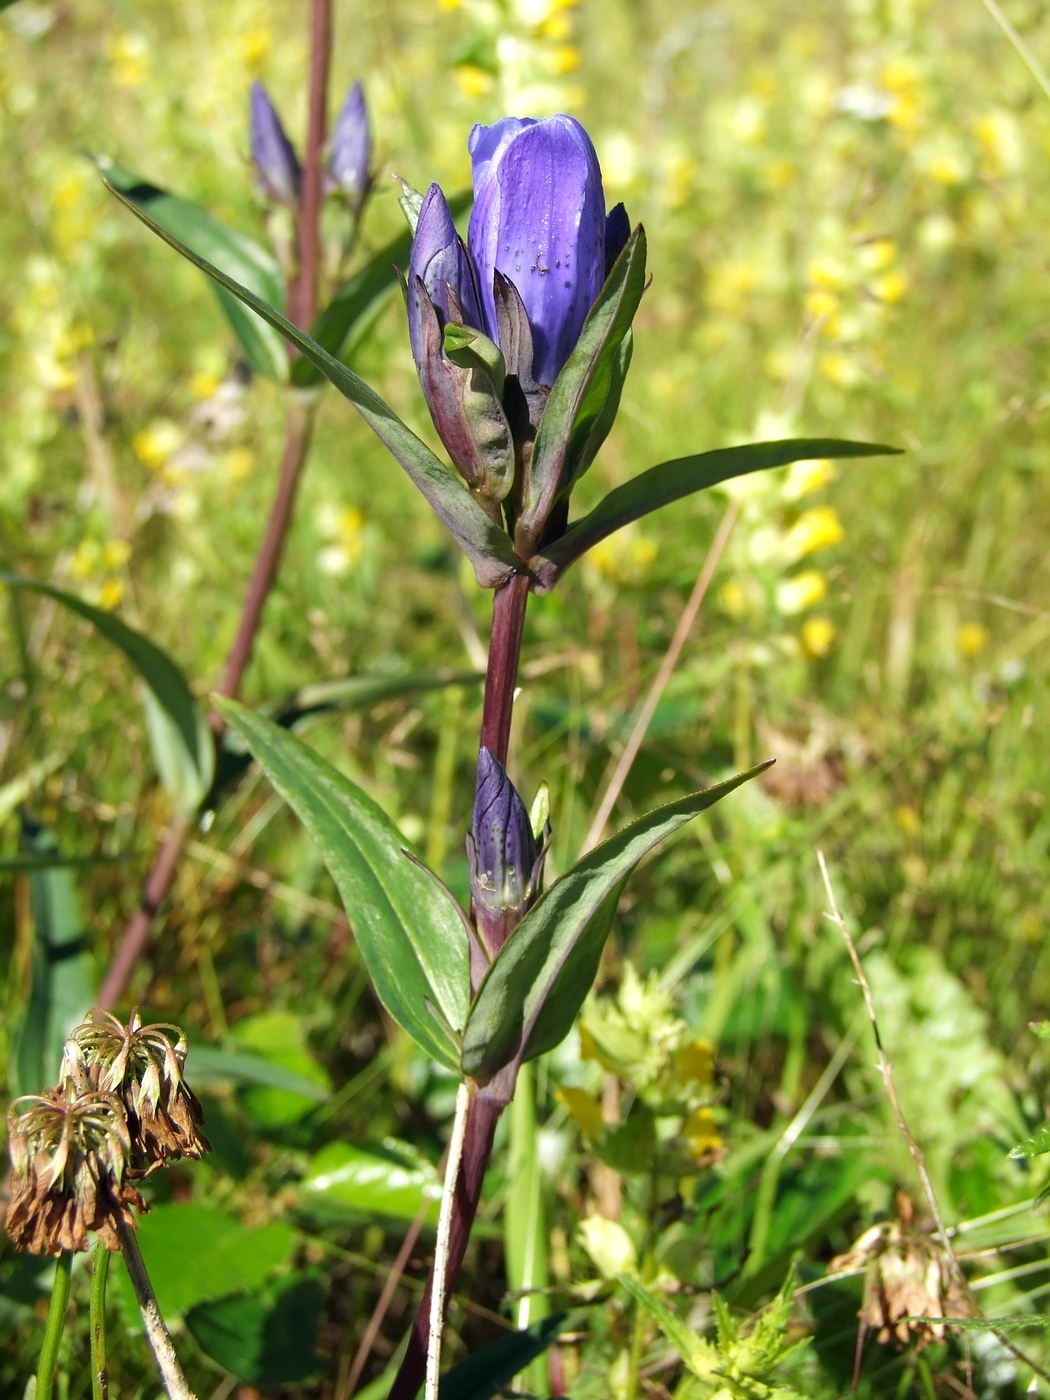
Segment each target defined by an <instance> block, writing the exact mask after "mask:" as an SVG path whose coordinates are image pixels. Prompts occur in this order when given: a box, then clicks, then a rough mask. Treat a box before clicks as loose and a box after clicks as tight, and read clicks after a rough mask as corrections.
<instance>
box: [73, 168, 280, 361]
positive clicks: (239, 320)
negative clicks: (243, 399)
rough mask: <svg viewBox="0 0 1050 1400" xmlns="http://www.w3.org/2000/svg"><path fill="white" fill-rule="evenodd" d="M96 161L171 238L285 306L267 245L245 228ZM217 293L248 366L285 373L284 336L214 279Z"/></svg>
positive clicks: (113, 183)
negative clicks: (255, 238)
mask: <svg viewBox="0 0 1050 1400" xmlns="http://www.w3.org/2000/svg"><path fill="white" fill-rule="evenodd" d="M98 164H99V167H100V169H101V170H102V172H103V174H104V175H105V178H106V182H107V184H109V185H111V186H112V187H113V188H114V189H116V190H119V191H120V194H121V196H122V197H123V199H124V200H125V201H126V202H127V203H128V204H131V205H133V206H134V207H135V208H136V209H140V210H141V211H142V212H143V213H145V214H148V215H149V217H150V218H151V219H152V220H153V221H154V222H155V223H157V224H159V225H160V227H161V228H164V229H167V231H168V232H169V233H170V234H171V235H172V237H173V238H177V239H179V240H180V241H181V242H183V243H185V244H186V246H187V247H189V248H192V249H193V251H194V252H195V253H197V254H199V256H200V257H202V258H207V259H208V261H209V262H212V263H214V264H215V266H216V267H219V268H221V269H222V271H223V272H225V273H226V274H227V276H229V277H232V278H235V279H236V280H237V281H238V282H240V283H243V285H244V286H245V287H248V288H250V290H251V291H252V292H254V293H255V295H256V296H258V297H261V298H262V299H263V301H266V302H269V303H270V305H271V306H276V307H278V308H281V307H283V306H284V277H283V275H282V273H281V269H280V265H279V264H278V262H277V259H276V258H275V257H274V255H273V254H272V253H271V252H270V250H269V249H268V248H265V247H263V245H262V244H261V243H256V242H255V240H254V239H253V238H249V237H248V236H247V234H244V233H241V232H239V231H238V230H236V229H231V228H227V227H226V225H225V224H221V223H219V221H218V219H215V218H213V217H212V215H211V214H209V213H208V212H207V210H205V209H201V208H200V206H199V205H197V204H193V203H191V202H190V200H188V199H181V198H180V197H179V196H178V195H173V194H169V193H168V192H167V191H166V190H162V189H158V188H157V186H156V185H152V184H150V183H149V181H148V180H142V179H140V178H139V177H138V176H137V175H134V174H133V173H132V172H131V171H130V170H125V169H124V167H123V166H120V165H114V164H112V163H110V162H106V161H99V162H98ZM215 294H216V296H217V297H218V299H219V305H220V306H221V307H222V309H223V311H224V312H225V314H226V318H227V320H228V321H229V323H230V326H231V328H232V330H233V333H234V335H236V337H237V339H238V340H239V341H240V344H241V348H242V350H243V351H244V354H245V358H246V359H247V361H248V363H249V364H250V365H251V367H252V369H253V370H255V372H256V373H257V374H261V375H263V376H264V377H265V378H267V379H277V380H282V379H286V378H287V377H288V352H287V350H286V349H285V344H284V337H283V336H282V335H281V334H280V333H279V332H278V331H276V330H275V329H274V328H273V327H272V326H270V325H267V323H266V322H265V321H264V320H262V319H261V318H260V317H258V316H256V315H255V314H254V312H252V311H249V310H248V308H247V307H245V306H244V305H243V304H242V303H241V302H240V301H239V300H238V299H237V297H235V296H232V295H231V294H230V292H229V291H227V289H226V288H225V287H222V286H218V285H216V286H215Z"/></svg>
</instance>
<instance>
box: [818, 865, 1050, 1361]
mask: <svg viewBox="0 0 1050 1400" xmlns="http://www.w3.org/2000/svg"><path fill="white" fill-rule="evenodd" d="M817 862H818V864H819V865H820V874H821V878H822V879H823V881H824V890H825V893H826V894H827V897H828V903H829V904H830V905H831V909H830V912H828V913H827V914H825V917H826V918H828V919H830V920H831V922H832V923H833V924H834V925H835V926H836V928H837V929H838V931H839V932H840V933H841V934H842V938H843V942H844V943H845V944H846V950H847V952H848V953H849V958H850V962H851V963H852V964H853V971H854V972H855V973H856V975H857V985H858V986H859V987H860V991H861V995H862V996H863V998H864V1005H865V1008H866V1010H867V1013H868V1020H869V1021H870V1022H871V1029H872V1034H873V1035H874V1037H875V1049H876V1050H877V1051H878V1057H879V1058H878V1066H879V1073H880V1074H881V1075H882V1082H883V1084H884V1086H885V1088H886V1097H887V1099H888V1100H889V1104H890V1107H891V1109H892V1110H893V1116H894V1118H895V1119H896V1121H897V1130H898V1132H899V1133H900V1135H901V1137H902V1138H903V1140H904V1144H905V1146H906V1147H907V1149H908V1151H909V1153H910V1154H911V1158H912V1161H913V1162H914V1163H915V1169H916V1171H917V1172H918V1174H919V1181H920V1183H921V1185H922V1191H923V1195H924V1196H925V1198H926V1204H927V1206H928V1207H929V1211H930V1214H931V1216H932V1217H933V1221H934V1225H935V1227H936V1231H937V1237H938V1239H939V1241H940V1244H941V1248H942V1249H943V1250H944V1254H945V1258H946V1259H947V1260H948V1266H949V1268H950V1270H951V1274H952V1278H953V1280H954V1282H955V1284H956V1285H957V1287H958V1288H959V1291H960V1292H961V1294H962V1296H963V1297H964V1298H965V1299H966V1302H967V1304H968V1305H969V1306H970V1308H971V1309H972V1314H973V1316H974V1317H976V1318H984V1313H983V1312H982V1310H981V1307H980V1305H979V1303H978V1302H977V1299H976V1298H975V1296H974V1293H973V1290H972V1288H971V1287H970V1284H969V1281H968V1279H967V1277H966V1275H965V1274H964V1273H963V1268H962V1265H961V1264H960V1263H959V1256H958V1255H957V1254H956V1252H955V1249H954V1247H953V1245H952V1240H951V1235H950V1233H949V1231H948V1228H947V1226H946V1225H945V1223H944V1217H943V1216H942V1215H941V1208H940V1206H939V1205H938V1203H937V1196H936V1194H935V1192H934V1189H933V1182H932V1181H931V1180H930V1174H929V1171H928V1170H927V1168H926V1158H925V1157H924V1156H923V1151H922V1148H921V1147H920V1146H919V1144H918V1142H917V1141H916V1139H915V1136H914V1134H913V1133H912V1131H911V1129H910V1128H909V1127H908V1120H907V1119H906V1118H905V1116H904V1112H903V1110H902V1108H901V1105H900V1099H899V1098H898V1096H897V1085H896V1082H895V1081H894V1078H893V1066H892V1065H891V1064H890V1061H889V1058H888V1057H887V1055H886V1051H885V1050H884V1049H883V1046H882V1037H881V1036H880V1035H879V1022H878V1018H877V1016H876V1015H875V1001H874V998H873V997H872V995H871V984H870V983H869V981H868V979H867V976H866V975H865V972H864V967H863V965H862V963H861V960H860V955H859V954H858V952H857V947H856V944H855V943H854V942H853V939H852V937H851V935H850V931H849V929H848V928H847V927H846V921H845V919H844V918H843V917H842V913H841V911H840V910H839V906H838V901H837V900H836V898H835V891H834V889H833V887H832V884H831V875H830V873H829V872H828V865H827V861H826V860H825V859H824V852H823V851H821V850H818V851H817ZM943 1321H944V1324H945V1325H946V1326H951V1318H947V1317H946V1318H944V1319H943ZM988 1330H989V1331H990V1332H991V1333H992V1335H993V1336H994V1337H995V1338H996V1340H997V1341H998V1342H1000V1343H1001V1345H1002V1346H1004V1347H1006V1349H1007V1350H1008V1351H1009V1352H1010V1354H1011V1355H1012V1356H1013V1357H1014V1358H1015V1359H1016V1360H1017V1361H1020V1362H1022V1363H1023V1364H1024V1365H1025V1366H1028V1367H1030V1369H1031V1370H1032V1371H1034V1372H1035V1374H1036V1375H1037V1376H1039V1377H1040V1378H1041V1379H1042V1380H1045V1381H1050V1372H1047V1371H1046V1370H1044V1369H1043V1367H1041V1366H1040V1365H1038V1364H1037V1363H1036V1362H1035V1361H1033V1360H1032V1358H1031V1357H1030V1356H1027V1355H1026V1354H1025V1353H1024V1352H1023V1351H1021V1349H1020V1348H1019V1347H1017V1346H1015V1345H1014V1343H1013V1342H1012V1341H1011V1340H1010V1338H1009V1337H1008V1336H1007V1334H1006V1333H1005V1332H1000V1331H999V1329H998V1328H997V1327H995V1325H994V1323H990V1325H989V1329H988Z"/></svg>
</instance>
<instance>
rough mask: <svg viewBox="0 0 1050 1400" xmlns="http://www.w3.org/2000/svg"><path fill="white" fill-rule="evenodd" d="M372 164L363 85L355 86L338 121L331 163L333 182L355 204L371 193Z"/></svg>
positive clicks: (333, 130) (355, 84) (333, 133)
mask: <svg viewBox="0 0 1050 1400" xmlns="http://www.w3.org/2000/svg"><path fill="white" fill-rule="evenodd" d="M371 160H372V132H371V128H370V127H369V124H368V108H367V106H366V105H365V94H364V89H363V88H362V87H361V84H360V83H354V85H353V87H352V88H351V89H350V91H349V92H348V93H347V95H346V101H345V102H344V103H343V106H342V110H341V111H340V113H339V115H338V117H336V119H335V126H334V128H333V129H332V156H331V160H330V162H329V171H330V173H331V176H332V179H333V180H334V181H335V183H336V185H337V186H338V187H339V189H341V190H342V192H343V193H344V194H345V195H346V197H347V198H348V199H349V200H350V201H351V202H352V203H353V202H355V201H360V200H361V199H362V198H363V196H364V195H365V194H367V192H368V187H369V184H370V183H371V178H370V174H369V165H370V163H371Z"/></svg>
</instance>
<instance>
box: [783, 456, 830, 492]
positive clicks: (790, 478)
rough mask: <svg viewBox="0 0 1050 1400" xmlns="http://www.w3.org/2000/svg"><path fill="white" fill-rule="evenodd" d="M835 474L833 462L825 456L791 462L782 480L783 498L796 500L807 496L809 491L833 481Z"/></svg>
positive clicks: (817, 489)
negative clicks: (785, 477)
mask: <svg viewBox="0 0 1050 1400" xmlns="http://www.w3.org/2000/svg"><path fill="white" fill-rule="evenodd" d="M836 475H837V472H836V469H835V463H834V462H831V461H829V460H828V459H827V458H826V457H814V458H811V459H809V460H808V461H804V462H792V463H791V466H790V467H788V474H787V480H786V481H785V482H784V499H785V500H788V501H797V500H798V499H799V498H800V497H802V496H808V495H809V493H810V492H811V491H819V490H820V488H821V487H822V486H827V484H828V482H829V481H834V480H835V477H836Z"/></svg>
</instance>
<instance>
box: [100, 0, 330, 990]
mask: <svg viewBox="0 0 1050 1400" xmlns="http://www.w3.org/2000/svg"><path fill="white" fill-rule="evenodd" d="M331 52H332V0H313V8H312V12H311V52H310V94H309V118H308V124H307V136H306V156H305V160H304V162H303V179H302V186H301V190H300V197H299V210H298V215H297V220H296V224H297V228H298V235H299V272H298V275H297V276H296V278H295V281H294V282H293V284H292V286H291V287H290V288H289V290H288V308H289V317H290V319H291V320H293V321H294V322H295V323H296V325H298V326H301V327H302V328H303V329H304V330H308V329H309V328H310V326H311V324H312V323H313V321H314V319H315V317H316V315H317V300H318V288H319V282H320V266H321V205H322V203H323V202H324V170H323V167H322V153H323V150H324V141H325V109H326V105H327V98H328V70H329V63H330V59H331ZM316 413H317V405H316V398H315V396H314V395H312V394H310V395H306V394H295V393H294V391H293V392H291V393H290V394H289V403H288V422H287V425H286V428H285V439H284V449H283V451H282V454H281V470H280V475H279V477H278V481H277V492H276V494H275V496H274V501H273V505H272V507H271V508H270V515H269V519H268V521H267V524H266V532H265V534H264V536H263V540H262V543H261V544H260V546H259V552H258V554H257V555H256V559H255V566H254V568H253V569H252V575H251V578H250V580H249V582H248V588H247V591H246V593H245V596H244V603H243V605H242V608H241V617H240V621H239V623H238V625H237V632H236V635H235V637H234V640H233V645H232V646H231V648H230V652H229V655H228V656H227V659H226V666H225V669H224V672H223V678H222V682H221V684H220V685H219V687H218V690H219V694H220V695H226V696H229V697H231V698H234V697H236V696H237V695H238V694H239V692H240V688H241V682H242V681H243V679H244V673H245V671H246V670H247V668H248V664H249V662H250V661H251V657H252V651H253V649H254V646H255V639H256V636H257V635H258V632H259V625H260V623H261V621H262V614H263V609H264V607H265V605H266V600H267V598H268V597H269V595H270V591H271V589H272V588H273V584H274V580H275V579H276V577H277V570H278V567H279V565H280V562H281V553H282V550H283V547H284V541H285V538H286V536H287V534H288V527H289V525H290V524H291V520H292V511H293V507H294V505H295V497H296V492H297V490H298V486H299V480H300V478H301V476H302V472H303V468H304V466H305V465H306V459H307V455H308V453H309V450H310V442H311V439H312V436H313V425H314V419H315V417H316ZM209 723H210V725H211V729H212V733H213V734H214V735H215V738H216V740H218V739H219V738H221V736H222V731H223V727H224V726H223V722H222V720H221V719H220V717H219V716H218V715H217V714H215V713H214V712H213V713H212V714H211V716H210V717H209ZM189 832H190V821H189V819H188V818H178V819H176V820H175V821H173V822H172V825H171V828H170V830H169V832H168V835H167V838H166V839H165V841H164V844H163V845H162V846H161V848H160V850H159V851H158V852H157V855H156V857H155V858H154V861H153V866H152V868H151V869H150V872H149V875H148V876H147V877H146V883H145V885H144V887H143V891H142V897H141V899H140V901H139V905H138V908H137V909H136V910H135V912H134V913H133V914H132V915H131V918H130V919H129V920H128V922H127V924H126V925H125V928H124V933H123V936H122V938H121V941H120V945H119V947H118V948H117V951H116V953H115V955H114V957H113V960H112V962H111V964H110V967H109V970H108V971H107V973H106V976H105V979H104V981H103V983H102V990H101V991H100V993H99V997H98V1005H99V1006H101V1007H102V1008H103V1009H105V1010H109V1009H110V1008H111V1007H113V1006H114V1005H115V1004H116V1003H117V1002H118V1001H119V1000H120V998H121V997H122V996H123V994H124V990H125V988H126V987H127V985H128V980H129V978H130V977H131V974H132V972H133V971H134V968H135V965H136V963H137V962H138V960H139V958H140V957H141V956H142V953H143V951H144V950H145V947H146V944H147V942H148V941H149V935H150V929H151V928H152V926H153V920H154V918H155V916H156V913H157V910H158V909H159V908H160V906H161V904H163V902H164V900H165V899H166V897H167V895H168V891H169V890H170V889H171V887H172V884H173V883H174V880H175V876H176V874H177V872H178V868H179V861H180V859H181V857H182V852H183V848H184V847H185V845H186V841H187V839H188V837H189Z"/></svg>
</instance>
